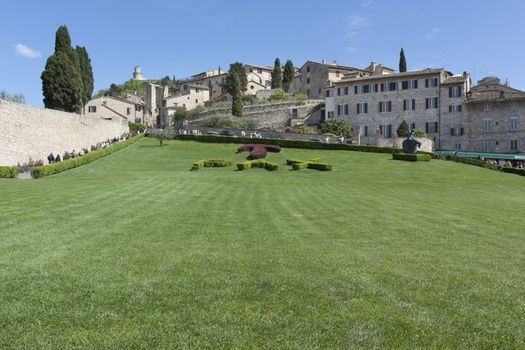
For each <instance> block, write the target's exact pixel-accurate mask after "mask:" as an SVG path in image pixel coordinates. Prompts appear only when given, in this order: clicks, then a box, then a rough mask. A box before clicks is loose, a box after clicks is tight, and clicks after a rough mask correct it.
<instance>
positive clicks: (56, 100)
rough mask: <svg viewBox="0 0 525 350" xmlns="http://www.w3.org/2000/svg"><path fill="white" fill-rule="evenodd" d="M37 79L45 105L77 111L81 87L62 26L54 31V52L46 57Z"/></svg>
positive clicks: (75, 59) (76, 62)
mask: <svg viewBox="0 0 525 350" xmlns="http://www.w3.org/2000/svg"><path fill="white" fill-rule="evenodd" d="M41 79H42V93H43V95H44V105H45V107H46V108H52V109H58V110H62V111H67V112H76V113H80V111H81V109H82V107H83V98H84V97H83V95H84V87H83V82H82V75H81V70H80V63H79V57H78V55H77V53H76V51H75V50H74V49H73V48H72V47H71V38H70V36H69V32H68V30H67V27H66V26H60V27H59V28H58V30H57V32H56V37H55V53H54V54H53V55H51V56H49V58H48V59H47V62H46V67H45V69H44V71H43V72H42V75H41ZM91 91H93V89H91ZM86 102H87V101H86Z"/></svg>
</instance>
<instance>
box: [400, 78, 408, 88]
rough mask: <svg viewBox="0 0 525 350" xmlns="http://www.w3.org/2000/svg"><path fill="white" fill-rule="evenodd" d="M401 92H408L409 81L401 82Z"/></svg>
mask: <svg viewBox="0 0 525 350" xmlns="http://www.w3.org/2000/svg"><path fill="white" fill-rule="evenodd" d="M401 90H408V80H405V81H402V82H401Z"/></svg>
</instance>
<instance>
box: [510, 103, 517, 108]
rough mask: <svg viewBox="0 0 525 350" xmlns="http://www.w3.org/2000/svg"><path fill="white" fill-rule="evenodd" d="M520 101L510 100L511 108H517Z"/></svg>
mask: <svg viewBox="0 0 525 350" xmlns="http://www.w3.org/2000/svg"><path fill="white" fill-rule="evenodd" d="M517 108H518V101H510V109H517Z"/></svg>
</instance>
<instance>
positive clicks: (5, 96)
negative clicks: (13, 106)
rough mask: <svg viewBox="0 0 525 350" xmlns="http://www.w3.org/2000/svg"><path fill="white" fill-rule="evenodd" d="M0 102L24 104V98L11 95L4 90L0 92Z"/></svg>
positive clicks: (21, 95)
mask: <svg viewBox="0 0 525 350" xmlns="http://www.w3.org/2000/svg"><path fill="white" fill-rule="evenodd" d="M0 100H6V101H11V102H16V103H26V98H25V97H24V94H14V95H11V94H10V93H8V92H7V91H5V90H2V91H0Z"/></svg>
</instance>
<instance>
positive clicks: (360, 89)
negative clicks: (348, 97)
mask: <svg viewBox="0 0 525 350" xmlns="http://www.w3.org/2000/svg"><path fill="white" fill-rule="evenodd" d="M362 93H363V85H356V86H354V94H362Z"/></svg>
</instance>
